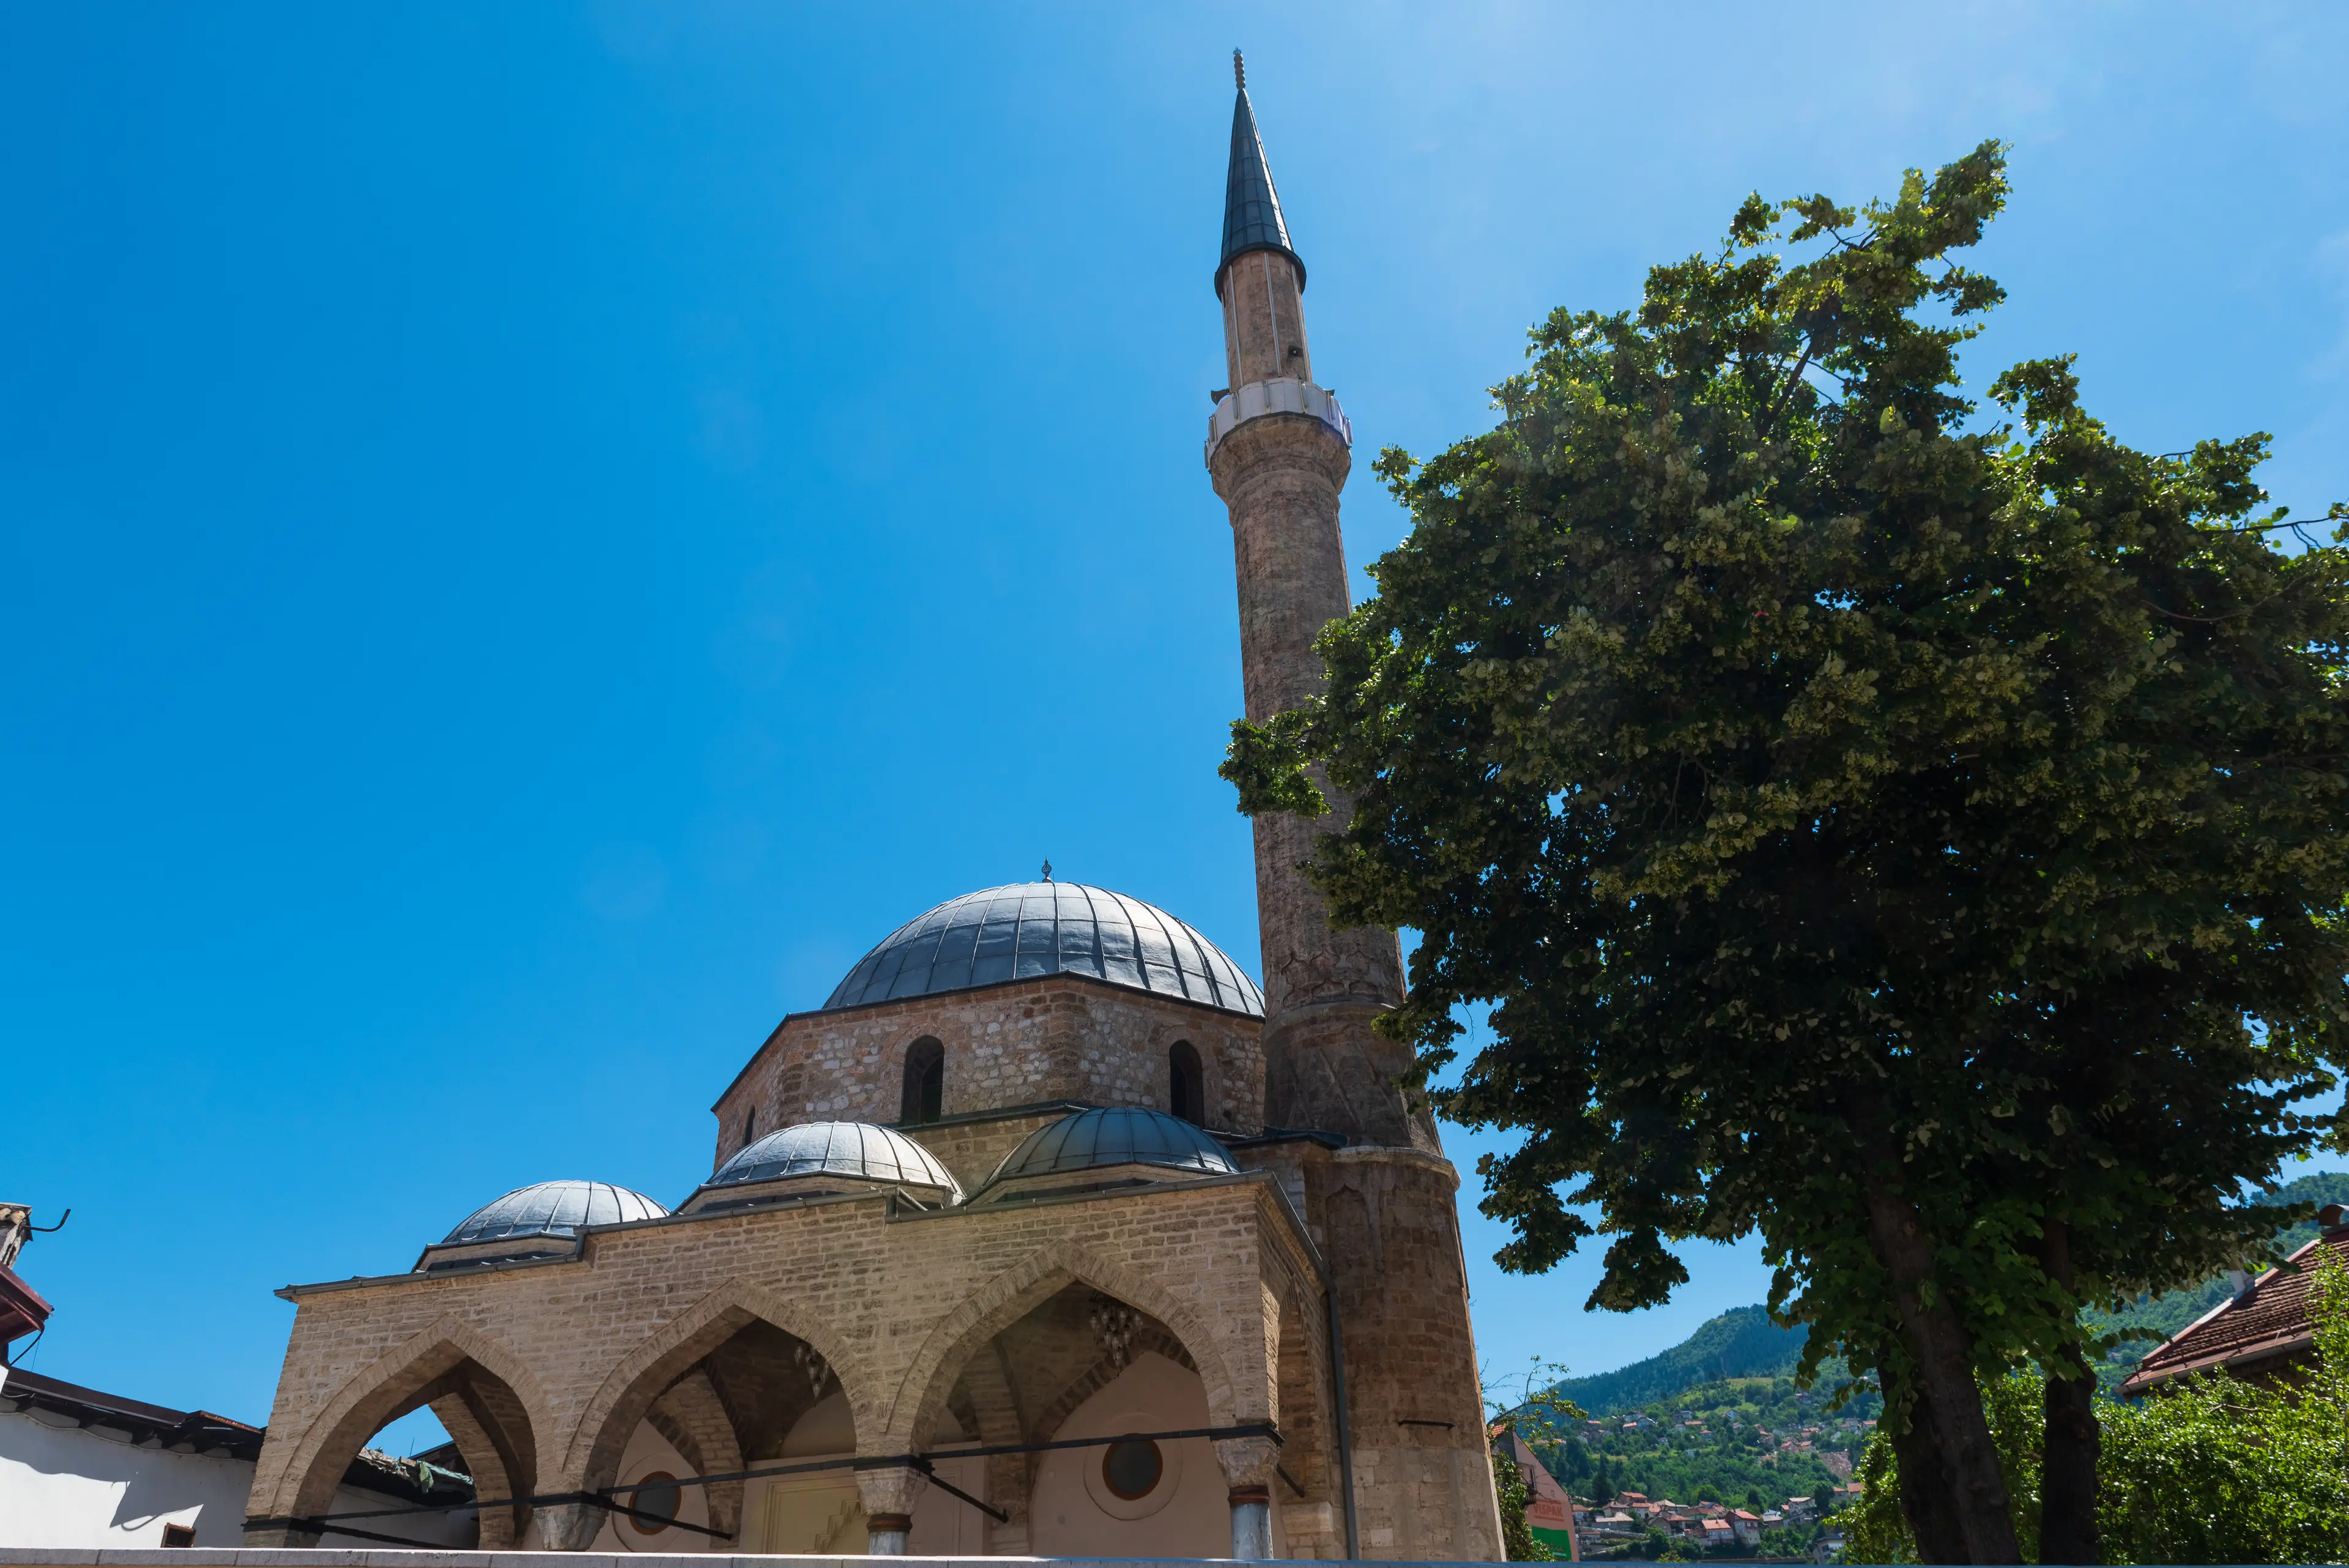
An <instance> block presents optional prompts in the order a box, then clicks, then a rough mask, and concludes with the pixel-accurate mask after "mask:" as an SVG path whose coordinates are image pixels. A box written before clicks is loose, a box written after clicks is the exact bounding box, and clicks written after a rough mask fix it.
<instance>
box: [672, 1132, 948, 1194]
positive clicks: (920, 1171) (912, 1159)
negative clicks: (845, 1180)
mask: <svg viewBox="0 0 2349 1568" xmlns="http://www.w3.org/2000/svg"><path fill="white" fill-rule="evenodd" d="M785 1176H846V1177H853V1178H854V1179H857V1180H859V1181H881V1182H889V1183H893V1184H895V1185H900V1186H905V1187H936V1188H943V1189H945V1190H947V1192H950V1193H952V1194H953V1195H954V1196H955V1198H956V1199H960V1198H961V1197H962V1189H961V1188H960V1187H959V1186H957V1184H956V1182H955V1179H954V1177H953V1175H952V1174H951V1173H949V1172H948V1171H947V1168H946V1167H945V1166H943V1165H940V1164H939V1163H938V1162H937V1160H936V1158H935V1157H933V1156H932V1155H931V1153H930V1151H929V1150H928V1149H926V1148H924V1147H922V1146H921V1145H920V1144H917V1143H916V1142H915V1141H914V1140H913V1139H912V1138H909V1137H906V1136H905V1134H903V1133H901V1132H895V1131H892V1130H891V1129H889V1128H888V1127H874V1125H873V1124H872V1123H870V1122H802V1123H801V1124H800V1125H799V1126H798V1127H784V1128H783V1129H781V1131H780V1132H771V1133H769V1134H768V1135H767V1136H766V1137H762V1138H761V1139H759V1140H758V1141H757V1142H756V1143H751V1144H746V1145H744V1146H743V1147H742V1150H741V1152H740V1153H739V1154H737V1155H735V1157H734V1158H731V1159H730V1160H728V1161H727V1162H726V1163H725V1164H724V1165H722V1166H720V1167H719V1168H718V1174H717V1175H715V1176H713V1177H711V1178H710V1179H709V1185H710V1186H712V1187H741V1186H746V1185H748V1184H749V1183H750V1182H753V1181H773V1180H775V1179H778V1178H781V1177H785Z"/></svg>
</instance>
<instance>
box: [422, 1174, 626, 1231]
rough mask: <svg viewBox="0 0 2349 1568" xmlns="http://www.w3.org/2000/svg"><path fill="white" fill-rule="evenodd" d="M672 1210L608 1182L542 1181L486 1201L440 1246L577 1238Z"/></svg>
mask: <svg viewBox="0 0 2349 1568" xmlns="http://www.w3.org/2000/svg"><path fill="white" fill-rule="evenodd" d="M667 1212H668V1210H666V1209H664V1208H662V1207H661V1206H660V1205H659V1204H657V1203H656V1202H654V1201H653V1200H652V1199H649V1198H647V1197H646V1196H645V1195H644V1194H643V1193H641V1192H631V1191H629V1190H628V1189H626V1188H625V1187H614V1186H613V1185H612V1184H611V1183H610V1182H607V1181H540V1182H534V1183H533V1184H532V1185H531V1186H528V1187H517V1188H515V1189H513V1190H512V1192H509V1193H507V1194H506V1195H505V1196H504V1197H503V1198H501V1199H496V1200H495V1201H494V1202H490V1203H484V1204H483V1205H481V1207H480V1208H479V1209H476V1210H473V1212H472V1214H471V1216H469V1217H468V1218H467V1219H466V1220H465V1222H464V1223H463V1224H461V1225H460V1226H458V1227H457V1228H456V1229H455V1230H454V1231H450V1232H449V1239H448V1240H447V1241H443V1242H441V1243H440V1244H441V1245H442V1246H444V1247H461V1246H466V1245H469V1244H471V1243H472V1242H476V1241H507V1240H510V1239H512V1238H515V1237H521V1236H575V1235H577V1234H578V1233H579V1228H580V1227H581V1226H583V1225H617V1224H619V1223H621V1222H622V1221H623V1220H657V1219H659V1218H660V1217H661V1216H662V1215H664V1214H667Z"/></svg>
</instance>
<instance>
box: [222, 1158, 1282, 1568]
mask: <svg viewBox="0 0 2349 1568" xmlns="http://www.w3.org/2000/svg"><path fill="white" fill-rule="evenodd" d="M1279 1216H1280V1210H1278V1206H1277V1205H1276V1204H1275V1203H1274V1202H1273V1199H1272V1196H1271V1186H1270V1182H1269V1179H1268V1178H1263V1177H1257V1176H1241V1177H1230V1178H1220V1179H1210V1180H1206V1181H1195V1182H1186V1183H1180V1184H1171V1185H1168V1186H1164V1187H1158V1188H1154V1189H1143V1190H1140V1191H1128V1192H1123V1193H1118V1194H1114V1195H1107V1196H1102V1197H1099V1198H1095V1199H1087V1200H1077V1201H1061V1202H1055V1203H1046V1204H1040V1205H1036V1206H1032V1207H1028V1206H1010V1207H1007V1208H1006V1209H1003V1210H952V1211H948V1212H947V1213H944V1214H940V1215H935V1216H921V1215H914V1214H911V1213H905V1214H899V1215H897V1216H895V1217H893V1216H892V1214H891V1204H890V1200H889V1199H886V1198H885V1197H874V1198H857V1199H834V1200H818V1201H816V1202H813V1203H811V1204H809V1205H807V1206H804V1207H799V1208H783V1209H773V1210H752V1211H748V1212H740V1213H722V1214H719V1215H715V1216H709V1217H703V1216H694V1217H689V1218H683V1219H672V1220H655V1221H647V1222H644V1223H640V1224H636V1225H628V1226H619V1227H611V1228H605V1229H602V1230H598V1231H592V1232H590V1234H589V1235H588V1237H587V1239H586V1241H585V1250H584V1253H583V1255H582V1256H581V1257H580V1258H579V1259H578V1260H576V1261H566V1262H555V1263H546V1264H536V1265H532V1266H528V1267H522V1268H513V1269H507V1270H502V1271H500V1272H492V1273H484V1274H471V1275H463V1276H458V1277H453V1278H436V1277H429V1276H422V1275H407V1276H398V1277H395V1278H392V1279H389V1280H387V1281H383V1282H375V1281H369V1282H364V1283H360V1284H357V1285H355V1286H347V1287H323V1288H313V1289H311V1290H310V1291H307V1292H305V1293H301V1294H300V1295H299V1296H298V1297H297V1304H298V1307H299V1311H298V1313H297V1314H296V1317H295V1324H294V1330H293V1334H292V1337H291V1340H290V1343H289V1344H288V1345H287V1349H286V1355H285V1366H284V1370H283V1372H282V1374H281V1376H280V1378H279V1382H278V1387H277V1396H276V1402H275V1405H274V1408H273V1409H272V1411H271V1415H270V1422H269V1437H268V1440H267V1444H266V1446H265V1447H264V1450H263V1453H262V1456H261V1460H260V1463H259V1466H258V1469H257V1471H256V1474H255V1478H254V1492H253V1499H252V1505H251V1506H252V1511H253V1512H254V1514H255V1515H256V1516H270V1517H275V1516H282V1515H287V1514H292V1513H295V1512H298V1511H301V1509H302V1507H303V1506H304V1505H303V1504H302V1502H301V1501H300V1494H301V1492H302V1490H303V1489H304V1483H305V1480H313V1481H315V1478H316V1477H317V1476H319V1475H323V1474H326V1472H327V1471H329V1470H330V1471H331V1472H332V1473H333V1474H335V1475H339V1474H340V1473H341V1467H342V1466H343V1465H344V1464H346V1463H347V1461H348V1459H350V1457H351V1454H352V1452H355V1451H356V1449H357V1446H358V1445H359V1444H360V1443H361V1442H363V1441H364V1440H365V1439H366V1438H367V1437H368V1436H370V1435H371V1434H372V1433H373V1431H374V1430H375V1429H376V1428H377V1427H378V1426H379V1425H380V1424H381V1420H382V1418H383V1417H385V1416H386V1414H387V1413H388V1412H390V1411H392V1410H394V1409H396V1408H397V1407H399V1405H400V1403H401V1401H403V1400H405V1399H407V1398H409V1397H411V1396H412V1395H413V1394H414V1393H415V1392H416V1391H417V1390H418V1389H419V1388H420V1387H422V1386H426V1385H427V1384H429V1382H430V1381H431V1379H432V1378H434V1377H437V1376H440V1374H441V1372H442V1371H443V1370H444V1369H445V1368H446V1367H447V1366H449V1365H450V1363H451V1361H452V1359H453V1358H455V1357H457V1356H462V1357H465V1358H467V1359H469V1360H470V1361H471V1363H473V1364H475V1365H478V1366H481V1367H483V1368H486V1369H487V1371H488V1372H489V1373H491V1374H492V1375H494V1376H496V1377H498V1378H500V1379H502V1380H503V1382H504V1383H505V1385H506V1386H509V1387H511V1388H512V1391H513V1393H514V1395H515V1396H516V1397H517V1398H518V1399H519V1400H520V1402H521V1404H522V1406H523V1409H524V1410H525V1411H526V1412H527V1417H528V1425H529V1429H530V1436H531V1443H532V1447H533V1449H534V1450H535V1452H536V1455H537V1478H536V1484H537V1485H538V1487H539V1488H540V1489H541V1490H543V1491H561V1490H571V1489H574V1488H583V1487H586V1488H592V1487H596V1486H605V1485H609V1484H612V1482H613V1480H614V1479H615V1476H614V1473H613V1472H614V1471H615V1470H616V1466H617V1464H618V1461H619V1445H620V1444H621V1443H624V1442H625V1440H626V1436H627V1433H628V1432H629V1431H632V1430H633V1429H634V1428H635V1425H636V1422H637V1421H638V1420H639V1419H641V1418H642V1417H643V1416H644V1414H645V1412H646V1411H647V1409H649V1407H650V1405H651V1402H652V1400H653V1399H654V1398H656V1397H657V1396H658V1395H659V1394H660V1393H661V1391H662V1390H663V1389H664V1388H666V1387H667V1386H668V1385H669V1384H670V1383H671V1382H673V1381H674V1380H675V1379H676V1378H677V1377H678V1376H679V1375H681V1374H682V1373H683V1372H684V1371H686V1370H687V1369H688V1368H689V1367H690V1366H692V1365H693V1364H694V1363H695V1362H697V1361H698V1360H699V1358H700V1357H701V1356H703V1355H708V1354H709V1351H710V1350H712V1349H715V1348H716V1347H717V1346H718V1345H720V1344H723V1343H724V1342H725V1341H726V1340H728V1339H730V1337H731V1336H732V1335H733V1334H735V1333H736V1332H738V1331H739V1330H740V1328H741V1327H742V1326H744V1325H746V1324H750V1323H751V1322H753V1321H757V1320H764V1321H765V1322H767V1323H771V1324H774V1325H775V1326H776V1327H778V1328H781V1329H782V1330H783V1331H784V1332H785V1333H787V1334H793V1335H796V1336H798V1337H799V1338H801V1339H802V1340H805V1341H806V1342H807V1343H808V1344H810V1345H812V1346H813V1347H814V1348H815V1349H816V1350H817V1351H818V1352H820V1353H821V1354H822V1355H823V1357H824V1359H825V1360H826V1361H827V1362H828V1363H830V1364H831V1366H832V1367H833V1371H834V1372H835V1374H836V1375H837V1376H838V1377H839V1380H840V1386H842V1388H843V1390H844V1391H845V1392H846V1394H847V1397H848V1400H849V1404H850V1407H851V1408H852V1410H853V1412H854V1417H855V1422H856V1433H857V1449H858V1451H859V1452H860V1453H863V1454H873V1455H886V1454H899V1453H905V1452H908V1451H912V1450H915V1449H918V1448H919V1447H920V1446H921V1445H923V1444H924V1443H925V1442H926V1441H927V1440H928V1439H929V1438H930V1437H931V1435H932V1433H933V1431H935V1430H937V1429H939V1426H940V1418H941V1416H942V1414H943V1412H944V1411H945V1408H946V1399H947V1393H948V1391H949V1389H950V1388H951V1386H952V1385H953V1383H954V1381H955V1379H956V1376H957V1374H958V1372H959V1371H960V1370H961V1366H962V1363H963V1361H965V1360H967V1359H968V1356H969V1355H971V1354H972V1353H973V1352H974V1350H975V1349H976V1348H977V1346H978V1345H983V1344H985V1343H986V1342H987V1341H988V1339H989V1338H991V1337H992V1336H993V1335H994V1334H997V1333H998V1332H999V1331H1000V1330H1001V1328H1002V1327H1004V1326H1005V1325H1006V1324H1009V1323H1010V1322H1013V1321H1016V1320H1017V1319H1018V1318H1019V1316H1020V1315H1022V1314H1024V1313H1025V1312H1027V1311H1028V1310H1029V1309H1030V1308H1031V1307H1032V1306H1034V1305H1035V1304H1036V1303H1038V1302H1040V1301H1042V1300H1043V1299H1045V1298H1047V1297H1049V1296H1050V1294H1051V1293H1054V1292H1056V1291H1058V1290H1060V1289H1061V1288H1062V1287H1064V1286H1065V1285H1067V1284H1068V1283H1070V1282H1071V1281H1082V1282H1087V1283H1089V1284H1091V1285H1092V1286H1093V1287H1094V1288H1095V1289H1098V1290H1102V1291H1104V1292H1107V1293H1110V1294H1112V1295H1114V1296H1116V1297H1118V1298H1119V1299H1121V1300H1123V1301H1126V1302H1129V1303H1132V1304H1133V1305H1134V1306H1136V1307H1137V1308H1139V1309H1141V1310H1142V1311H1143V1312H1145V1313H1148V1314H1151V1315H1152V1316H1154V1317H1155V1318H1157V1319H1158V1320H1159V1321H1160V1322H1162V1323H1164V1324H1166V1325H1167V1327H1168V1328H1169V1329H1170V1330H1172V1331H1173V1332H1174V1334H1177V1335H1179V1336H1180V1338H1181V1339H1182V1342H1183V1344H1184V1346H1185V1349H1187V1350H1188V1351H1189V1352H1190V1354H1191V1356H1192V1359H1193V1361H1194V1362H1195V1365H1196V1366H1197V1367H1198V1369H1199V1374H1200V1378H1201V1381H1202V1383H1203V1384H1204V1386H1205V1387H1206V1396H1207V1402H1208V1407H1209V1409H1210V1411H1211V1412H1212V1413H1213V1416H1214V1418H1215V1420H1216V1422H1217V1423H1218V1424H1223V1423H1229V1422H1239V1421H1247V1420H1261V1419H1267V1418H1269V1417H1270V1415H1271V1411H1272V1407H1273V1398H1274V1395H1273V1381H1272V1379H1273V1372H1272V1367H1273V1366H1274V1360H1275V1357H1274V1355H1273V1353H1272V1350H1271V1348H1270V1347H1271V1346H1272V1345H1274V1344H1275V1343H1276V1341H1277V1334H1278V1323H1277V1321H1273V1320H1272V1316H1271V1309H1269V1308H1268V1300H1270V1299H1273V1296H1274V1294H1275V1293H1288V1295H1289V1296H1290V1298H1291V1299H1292V1300H1293V1299H1294V1298H1295V1292H1294V1289H1293V1281H1294V1279H1295V1278H1296V1277H1297V1274H1298V1271H1299V1270H1300V1269H1303V1268H1306V1267H1308V1266H1309V1265H1307V1264H1306V1263H1305V1262H1303V1260H1304V1256H1305V1254H1304V1253H1303V1251H1302V1250H1301V1245H1300V1244H1299V1243H1298V1242H1297V1241H1294V1240H1293V1232H1291V1231H1288V1225H1287V1221H1286V1220H1283V1219H1281V1218H1280V1217H1279ZM1268 1238H1269V1239H1270V1240H1268ZM1283 1238H1292V1239H1290V1240H1287V1241H1284V1240H1283ZM1268 1247H1269V1248H1271V1249H1272V1251H1274V1252H1278V1251H1281V1250H1282V1249H1284V1248H1285V1249H1287V1251H1288V1253H1289V1254H1290V1255H1287V1256H1278V1257H1276V1256H1273V1255H1272V1254H1271V1252H1268ZM1268 1287H1270V1288H1269V1289H1268ZM312 1490H315V1485H314V1486H313V1488H312ZM584 1543H585V1542H584V1539H583V1540H582V1541H581V1542H578V1544H584Z"/></svg>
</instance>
